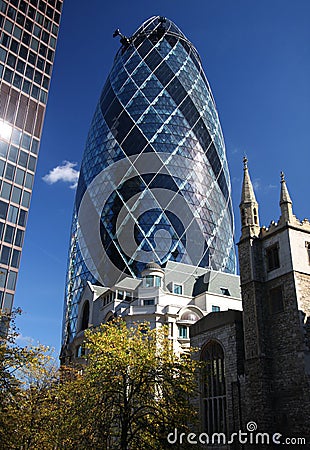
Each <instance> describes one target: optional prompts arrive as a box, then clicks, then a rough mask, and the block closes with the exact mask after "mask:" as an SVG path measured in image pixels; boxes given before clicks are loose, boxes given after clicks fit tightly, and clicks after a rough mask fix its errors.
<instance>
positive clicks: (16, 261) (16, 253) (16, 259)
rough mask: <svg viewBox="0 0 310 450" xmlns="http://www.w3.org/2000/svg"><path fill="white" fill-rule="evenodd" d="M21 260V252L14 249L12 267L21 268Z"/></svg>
mask: <svg viewBox="0 0 310 450" xmlns="http://www.w3.org/2000/svg"><path fill="white" fill-rule="evenodd" d="M19 260H20V251H19V250H16V249H14V250H13V255H12V260H11V266H12V267H18V266H19Z"/></svg>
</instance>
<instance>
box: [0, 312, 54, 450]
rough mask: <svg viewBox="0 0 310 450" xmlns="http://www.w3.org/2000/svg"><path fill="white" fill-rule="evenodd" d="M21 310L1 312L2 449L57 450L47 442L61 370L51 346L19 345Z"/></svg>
mask: <svg viewBox="0 0 310 450" xmlns="http://www.w3.org/2000/svg"><path fill="white" fill-rule="evenodd" d="M19 314H21V310H19V309H17V310H14V311H13V312H12V313H10V314H4V313H1V315H0V323H1V324H2V325H3V326H2V329H1V331H2V332H1V334H0V447H1V449H4V450H5V449H10V450H12V449H19V450H20V449H22V450H26V449H33V448H42V449H43V448H44V449H48V448H51V449H52V448H54V447H52V446H49V443H48V442H47V441H46V438H47V437H48V436H47V434H46V430H47V424H48V423H49V418H50V413H49V407H48V404H49V403H50V388H51V386H52V385H53V383H54V382H55V380H56V379H57V369H56V366H55V364H54V361H53V359H52V358H51V355H50V351H49V348H48V347H44V346H41V345H38V346H25V347H22V346H19V345H18V344H17V343H16V338H17V336H18V335H19V333H18V331H17V329H16V324H15V319H16V316H17V315H19Z"/></svg>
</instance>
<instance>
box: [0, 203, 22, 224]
mask: <svg viewBox="0 0 310 450" xmlns="http://www.w3.org/2000/svg"><path fill="white" fill-rule="evenodd" d="M0 219H3V220H7V221H8V222H11V223H13V224H17V225H19V226H20V227H25V226H26V220H27V211H26V210H24V209H19V208H18V207H17V206H13V205H9V203H6V202H3V201H2V200H0Z"/></svg>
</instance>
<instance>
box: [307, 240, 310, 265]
mask: <svg viewBox="0 0 310 450" xmlns="http://www.w3.org/2000/svg"><path fill="white" fill-rule="evenodd" d="M306 249H307V253H308V262H309V264H310V242H306Z"/></svg>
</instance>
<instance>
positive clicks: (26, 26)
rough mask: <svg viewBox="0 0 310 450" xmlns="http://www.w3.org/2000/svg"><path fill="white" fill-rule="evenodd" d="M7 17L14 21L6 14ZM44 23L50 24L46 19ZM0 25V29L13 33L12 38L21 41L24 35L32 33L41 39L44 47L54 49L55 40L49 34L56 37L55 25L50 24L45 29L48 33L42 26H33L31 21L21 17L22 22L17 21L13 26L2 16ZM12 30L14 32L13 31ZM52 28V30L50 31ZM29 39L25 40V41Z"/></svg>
mask: <svg viewBox="0 0 310 450" xmlns="http://www.w3.org/2000/svg"><path fill="white" fill-rule="evenodd" d="M8 17H10V18H11V19H12V20H14V18H13V17H11V16H10V14H8ZM45 21H48V22H50V21H49V20H48V19H45ZM0 24H1V29H4V30H5V31H7V32H8V33H9V34H12V33H13V36H14V37H16V38H17V39H18V40H21V39H22V36H23V35H24V34H25V36H26V34H29V33H33V34H34V36H36V37H37V38H38V39H41V40H42V41H43V42H44V43H45V44H46V45H50V47H52V48H54V49H55V47H56V38H55V37H54V36H52V35H51V32H52V33H54V34H55V36H57V32H58V27H57V26H56V25H55V24H52V23H51V22H50V24H49V26H46V27H45V28H48V31H45V30H44V29H43V28H42V26H39V25H37V24H35V23H34V22H33V21H32V20H30V19H28V18H25V17H24V16H23V20H18V19H17V24H19V25H20V26H19V25H17V24H15V25H14V23H13V22H11V20H9V19H5V18H4V16H2V15H0ZM13 28H14V31H13ZM51 28H52V30H51ZM23 30H24V31H23ZM26 39H28V40H29V38H25V40H26Z"/></svg>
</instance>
